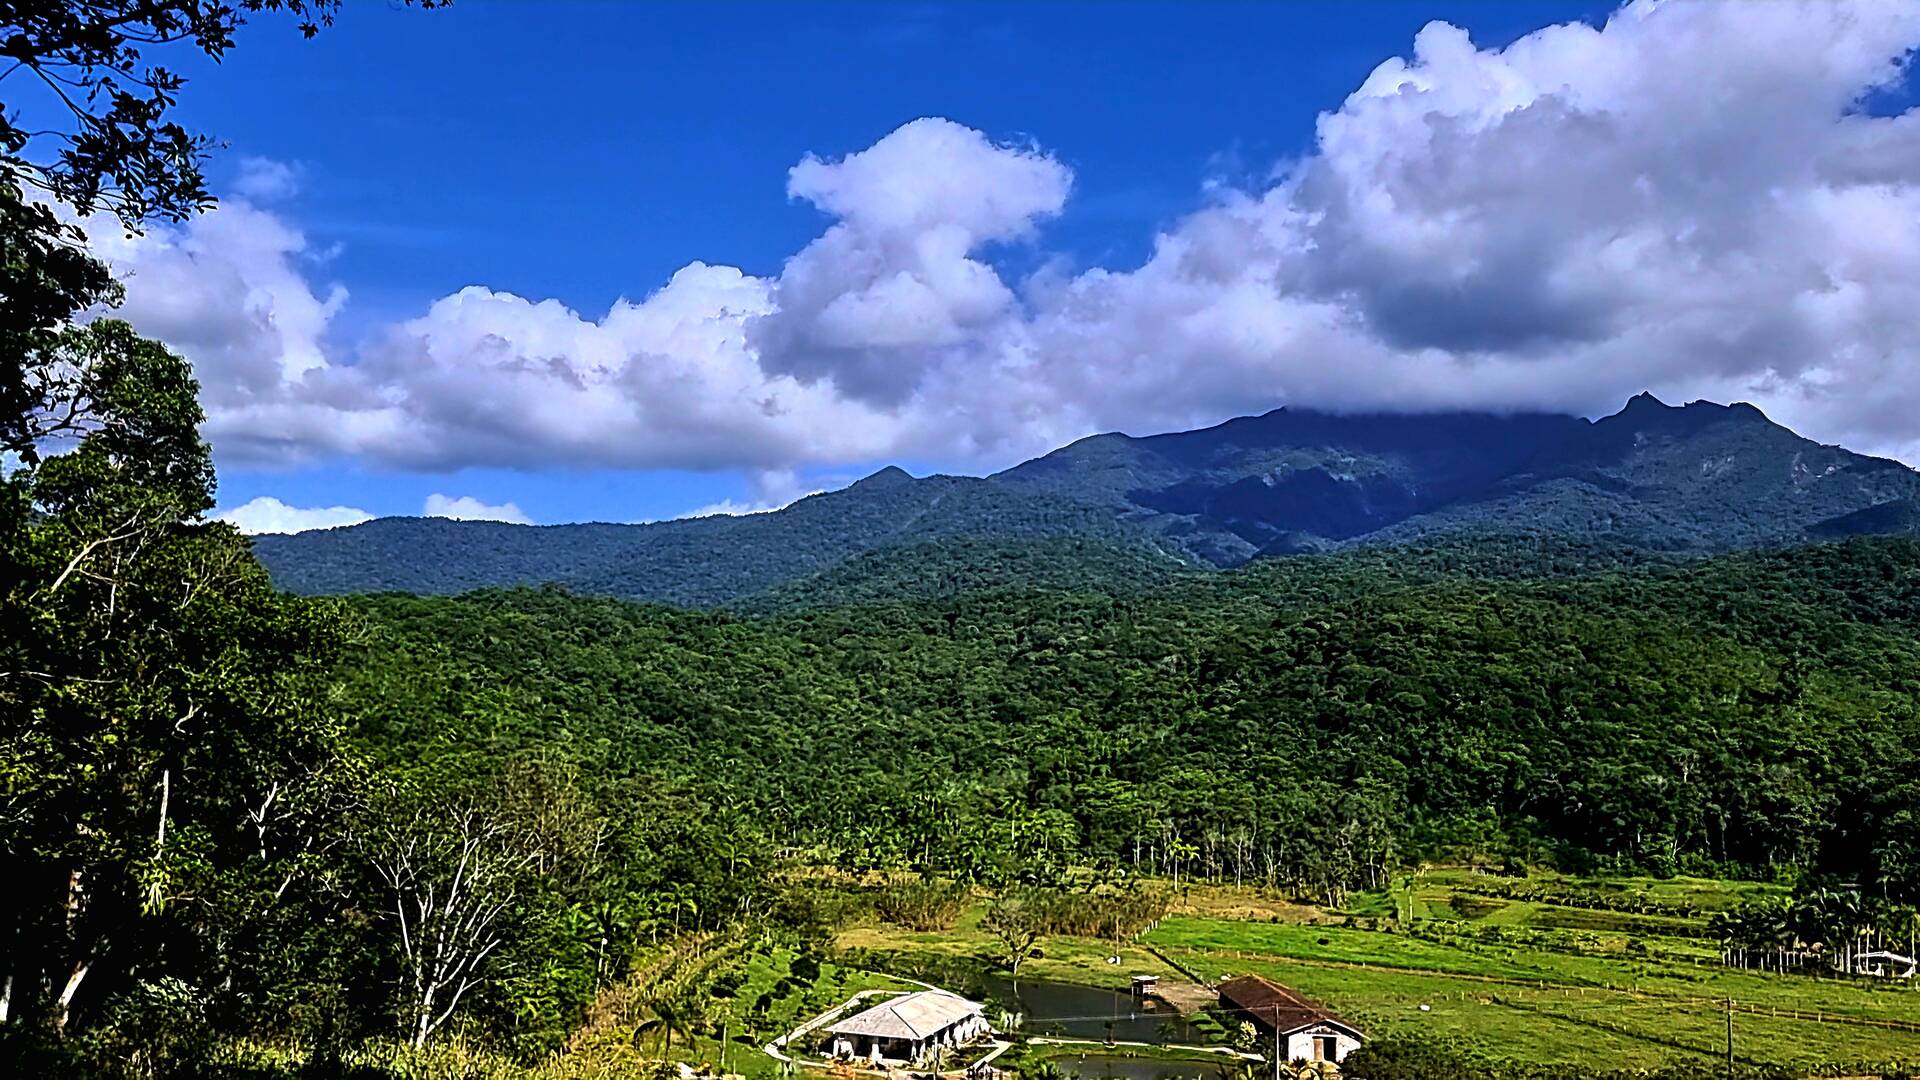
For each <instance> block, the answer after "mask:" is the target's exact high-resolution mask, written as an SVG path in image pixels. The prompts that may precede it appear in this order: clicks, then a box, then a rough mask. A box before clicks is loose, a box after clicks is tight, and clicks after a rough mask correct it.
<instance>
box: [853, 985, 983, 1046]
mask: <svg viewBox="0 0 1920 1080" xmlns="http://www.w3.org/2000/svg"><path fill="white" fill-rule="evenodd" d="M979 1014H980V1006H978V1005H976V1004H974V1003H973V1002H971V1001H968V1000H967V999H966V998H963V997H961V996H960V995H958V994H949V993H947V992H946V991H945V990H921V991H919V992H917V993H912V994H902V995H901V996H899V997H897V998H894V999H893V1000H891V1001H885V1002H882V1003H880V1004H878V1005H875V1006H874V1007H872V1008H870V1009H868V1010H866V1011H865V1012H862V1013H857V1014H855V1015H854V1016H851V1017H848V1018H847V1019H845V1020H842V1021H840V1022H839V1023H837V1024H835V1025H833V1026H832V1027H830V1028H828V1029H827V1030H828V1031H830V1032H832V1033H833V1034H835V1035H865V1036H868V1037H870V1038H880V1039H924V1038H927V1037H928V1036H930V1035H937V1034H939V1033H940V1032H942V1031H945V1030H947V1029H948V1028H950V1027H952V1026H953V1025H955V1024H957V1023H959V1022H960V1021H962V1020H965V1019H966V1018H968V1017H969V1016H978V1015H979Z"/></svg>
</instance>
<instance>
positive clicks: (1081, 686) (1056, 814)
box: [348, 539, 1920, 886]
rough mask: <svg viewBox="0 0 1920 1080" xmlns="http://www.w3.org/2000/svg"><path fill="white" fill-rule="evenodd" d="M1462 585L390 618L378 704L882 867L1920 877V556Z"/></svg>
mask: <svg viewBox="0 0 1920 1080" xmlns="http://www.w3.org/2000/svg"><path fill="white" fill-rule="evenodd" d="M1491 557H1492V556H1491V554H1490V553H1488V552H1482V553H1481V554H1480V555H1478V556H1475V558H1481V559H1487V558H1491ZM1544 557H1546V558H1551V559H1563V558H1565V552H1560V553H1553V552H1547V553H1545V556H1544ZM1457 558H1458V556H1457V555H1456V554H1452V553H1436V554H1435V555H1433V556H1432V557H1431V558H1426V559H1412V560H1409V559H1406V558H1404V557H1402V556H1401V555H1400V554H1399V553H1385V552H1355V553H1347V554H1335V555H1324V556H1307V557H1298V558H1292V559H1284V560H1274V561H1269V562H1262V563H1258V564H1255V565H1254V566H1251V567H1248V568H1245V569H1242V570H1238V571H1231V572H1228V573H1226V574H1210V575H1204V576H1202V577H1199V578H1192V577H1181V578H1178V579H1175V580H1172V581H1171V582H1169V583H1168V584H1165V585H1162V586H1158V587H1151V588H1147V589H1145V590H1144V591H1138V590H1136V591H1130V592H1117V593H1099V592H1086V591H1082V592H1061V591H1054V590H1045V589H1039V590H1033V589H1027V590H1018V591H1004V590H1003V591H956V592H954V593H952V594H950V595H947V596H945V597H943V598H942V599H939V600H937V601H932V602H927V601H914V600H883V601H881V602H876V603H873V604H868V605H865V606H859V607H853V608H846V609H840V610H828V609H814V610H810V611H807V612H805V613H799V614H794V615H789V616H784V617H775V618H740V617H736V616H730V615H724V614H718V613H693V612H677V611H673V610H670V609H665V608H660V607H650V606H639V605H632V604H628V603H624V602H620V601H615V600H608V599H595V598H588V597H579V596H574V595H570V594H568V593H565V592H561V591H558V590H536V591H507V592H486V593H478V594H474V595H471V596H467V597H463V598H459V599H437V598H426V597H400V596H387V597H371V598H365V599H362V600H358V601H355V603H356V604H357V605H358V606H359V607H360V609H361V610H362V611H364V612H365V614H366V615H367V616H368V618H369V619H370V621H371V627H372V629H371V630H370V637H369V640H368V643H367V646H366V649H365V651H364V655H363V659H362V662H361V663H360V664H359V665H358V667H357V669H356V670H355V673H354V675H353V677H352V680H351V684H350V686H349V693H348V699H349V701H350V703H351V706H352V709H353V711H354V713H355V714H356V715H357V716H358V717H359V723H360V726H361V730H362V733H363V737H364V738H366V739H368V740H370V741H371V742H372V743H374V744H376V745H380V746H385V747H389V748H395V749H402V748H406V747H417V746H423V745H428V744H433V745H442V746H445V745H458V746H469V747H471V748H473V749H476V750H481V751H484V752H485V753H486V754H488V755H493V754H499V753H505V752H509V751H512V750H514V749H518V748H533V747H544V748H550V749H555V750H558V751H560V752H564V753H568V754H570V755H577V756H579V757H581V758H583V759H585V760H587V761H589V762H591V763H592V767H594V768H595V769H596V770H606V771H607V773H608V774H609V775H653V774H663V775H667V776H672V777H678V778H681V779H683V780H685V781H686V782H688V783H691V784H693V785H695V786H696V787H697V788H710V789H712V790H713V791H714V792H716V793H717V796H718V795H721V794H723V795H724V797H725V798H726V799H728V800H731V801H732V802H734V803H737V804H743V805H746V806H749V807H751V809H752V812H753V813H754V814H755V815H756V817H758V818H759V819H760V820H763V821H765V822H767V823H768V828H769V830H770V832H771V833H772V835H773V837H774V838H775V839H777V840H778V841H779V842H780V843H783V844H788V845H813V846H817V847H818V848H819V849H820V850H822V851H823V852H826V853H831V854H832V855H834V856H835V857H837V858H841V859H843V860H846V859H851V860H854V861H856V862H859V861H869V862H878V863H881V864H887V863H897V864H903V865H904V864H909V863H927V864H930V865H940V866H949V867H951V866H958V865H964V864H967V863H968V862H969V861H973V862H978V861H981V860H986V861H999V862H1004V863H1005V864H1006V865H1009V866H1011V865H1028V866H1031V865H1032V864H1033V862H1034V860H1036V859H1041V860H1044V859H1046V858H1072V859H1076V860H1093V861H1113V862H1121V863H1126V862H1130V861H1133V860H1138V859H1144V860H1149V861H1151V862H1153V863H1154V864H1155V865H1157V866H1158V867H1159V868H1160V869H1162V870H1163V871H1164V870H1166V869H1167V868H1169V866H1171V865H1173V864H1179V863H1186V864H1188V865H1189V866H1192V867H1201V866H1203V865H1204V866H1205V867H1208V868H1211V869H1212V870H1214V871H1219V870H1220V869H1221V868H1223V867H1226V866H1228V865H1229V864H1232V863H1234V862H1235V861H1238V862H1239V863H1240V864H1241V865H1243V866H1244V867H1246V868H1247V869H1249V871H1250V872H1252V871H1254V870H1257V869H1258V867H1257V866H1256V865H1255V864H1260V865H1265V866H1267V867H1269V868H1271V867H1273V866H1279V867H1282V868H1283V875H1282V876H1284V877H1286V878H1288V879H1289V880H1295V881H1298V882H1301V883H1314V882H1330V881H1336V880H1352V879H1354V878H1355V877H1356V875H1359V876H1364V875H1365V874H1367V873H1368V872H1370V868H1378V867H1381V866H1385V865H1387V864H1389V863H1390V862H1391V861H1392V860H1394V859H1397V858H1401V857H1404V856H1406V855H1407V854H1409V853H1420V852H1428V851H1438V850H1442V849H1446V848H1448V846H1449V845H1454V844H1462V845H1469V846H1476V847H1480V848H1489V847H1490V848H1493V849H1499V850H1508V851H1512V852H1514V853H1516V854H1521V855H1524V856H1526V857H1529V858H1547V859H1550V860H1552V861H1555V862H1559V863H1562V864H1564V865H1584V864H1592V863H1594V862H1595V861H1604V860H1614V861H1618V862H1619V863H1622V864H1627V865H1632V866H1640V867H1647V868H1651V869H1656V870H1671V869H1675V868H1678V867H1694V868H1696V869H1708V868H1713V867H1723V866H1735V867H1738V868H1741V869H1743V870H1746V871H1748V872H1766V871H1767V868H1769V867H1773V866H1782V865H1794V866H1800V867H1803V868H1817V869H1822V870H1828V871H1833V872H1837V873H1841V874H1844V875H1848V877H1849V879H1850V880H1852V879H1857V880H1879V879H1881V878H1884V877H1888V876H1893V877H1900V876H1901V875H1907V876H1912V875H1914V874H1915V873H1916V871H1915V869H1914V868H1915V867H1920V846H1916V845H1920V840H1917V839H1916V837H1920V831H1916V830H1915V829H1914V828H1913V827H1912V823H1913V822H1914V821H1915V820H1916V815H1920V784H1916V783H1915V782H1914V781H1913V779H1912V777H1913V776H1914V775H1915V772H1916V769H1920V543H1916V542H1914V541H1909V540H1897V539H1872V540H1853V541H1848V542H1846V543H1843V544H1839V545H1832V546H1823V547H1813V548H1804V549H1796V550H1789V551H1780V552H1771V553H1765V554H1737V555H1728V556H1722V557H1717V558H1712V559H1707V560H1696V561H1690V562H1686V563H1683V564H1671V565H1669V564H1662V563H1659V562H1654V563H1649V564H1643V565H1638V566H1630V565H1628V564H1627V563H1626V562H1624V561H1622V562H1619V563H1617V564H1616V565H1617V566H1621V567H1625V568H1615V569H1597V570H1586V571H1581V572H1574V573H1569V574H1561V575H1559V576H1553V577H1527V576H1509V577H1489V576H1486V575H1484V574H1481V573H1479V572H1477V571H1473V570H1471V568H1470V567H1469V570H1468V572H1462V571H1461V570H1459V569H1456V568H1454V567H1452V566H1450V565H1449V564H1455V565H1457V562H1456V560H1457ZM1605 561H1606V560H1604V559H1602V560H1597V563H1604V562H1605ZM1576 562H1577V560H1576ZM1134 584H1135V585H1137V584H1138V583H1134ZM743 777H751V778H752V782H751V783H743V782H742V778H743ZM1010 816H1012V817H1018V818H1020V819H1021V820H1022V821H1030V824H1032V825H1033V828H1031V829H1029V828H1022V829H1019V830H1010V829H1008V828H1007V826H1006V822H1007V820H1008V819H1009V817H1010ZM1035 830H1038V831H1035ZM1036 836H1044V837H1046V838H1047V839H1046V840H1045V844H1044V846H1045V848H1046V850H1044V851H1042V850H1030V848H1033V847H1034V845H1037V844H1041V843H1042V841H1041V840H1037V839H1035V837H1036ZM1329 838H1338V842H1337V843H1333V842H1330V841H1329ZM1010 845H1011V846H1010ZM1016 848H1017V849H1018V850H1014V849H1016ZM1912 885H1914V886H1920V881H1915V882H1913V883H1912Z"/></svg>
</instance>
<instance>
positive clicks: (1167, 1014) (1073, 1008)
mask: <svg viewBox="0 0 1920 1080" xmlns="http://www.w3.org/2000/svg"><path fill="white" fill-rule="evenodd" d="M985 995H986V1000H987V1001H988V1002H991V1003H992V1004H994V1005H996V1006H999V1007H1000V1008H1004V1009H1011V1010H1012V1011H1014V1012H1017V1013H1020V1014H1021V1016H1022V1020H1021V1025H1020V1030H1022V1031H1024V1032H1026V1033H1027V1034H1029V1035H1065V1036H1070V1037H1072V1038H1077V1039H1101V1040H1105V1039H1114V1040H1116V1041H1119V1042H1143V1043H1155V1044H1165V1043H1188V1044H1192V1043H1204V1042H1207V1041H1209V1040H1207V1038H1206V1037H1205V1036H1204V1035H1202V1034H1200V1033H1199V1032H1196V1031H1195V1030H1194V1028H1193V1025H1192V1024H1190V1023H1188V1022H1187V1020H1186V1019H1185V1018H1184V1017H1182V1016H1181V1015H1180V1014H1179V1013H1178V1012H1175V1011H1174V1010H1173V1009H1172V1008H1171V1007H1170V1006H1167V1005H1164V1004H1162V1003H1160V1002H1158V1001H1143V1000H1141V999H1140V998H1137V997H1134V996H1133V994H1132V993H1130V992H1129V991H1128V990H1127V989H1126V988H1124V987H1118V988H1113V989H1102V988H1100V987H1096V986H1076V985H1074V984H1072V983H1057V982H1036V981H1034V980H1031V979H1009V978H1006V977H1004V976H1000V975H989V976H987V977H986V986H985ZM989 1018H990V1019H993V1020H995V1021H996V1022H998V1017H995V1016H993V1015H992V1013H991V1011H989ZM1135 1064H1142V1063H1140V1062H1135ZM1115 1075H1127V1076H1129V1077H1131V1076H1133V1074H1115ZM1179 1075H1187V1076H1190V1075H1192V1074H1191V1073H1190V1072H1189V1073H1182V1074H1179ZM1138 1080H1152V1078H1151V1077H1148V1076H1145V1075H1142V1076H1140V1077H1139V1078H1138Z"/></svg>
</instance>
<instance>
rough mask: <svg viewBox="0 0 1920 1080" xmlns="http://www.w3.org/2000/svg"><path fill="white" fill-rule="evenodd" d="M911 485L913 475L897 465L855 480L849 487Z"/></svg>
mask: <svg viewBox="0 0 1920 1080" xmlns="http://www.w3.org/2000/svg"><path fill="white" fill-rule="evenodd" d="M911 483H913V474H912V473H910V472H908V471H907V470H905V469H903V468H901V467H900V466H898V465H889V466H887V467H886V468H884V469H881V470H880V471H879V472H876V473H873V474H871V475H869V476H863V477H861V478H860V479H858V480H855V481H854V482H853V483H852V484H850V485H848V486H849V487H857V488H878V487H892V486H894V485H897V484H911Z"/></svg>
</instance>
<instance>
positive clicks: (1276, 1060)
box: [1273, 1005, 1280, 1080]
mask: <svg viewBox="0 0 1920 1080" xmlns="http://www.w3.org/2000/svg"><path fill="white" fill-rule="evenodd" d="M1273 1080H1280V1006H1278V1005H1275V1006H1274V1007H1273Z"/></svg>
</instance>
